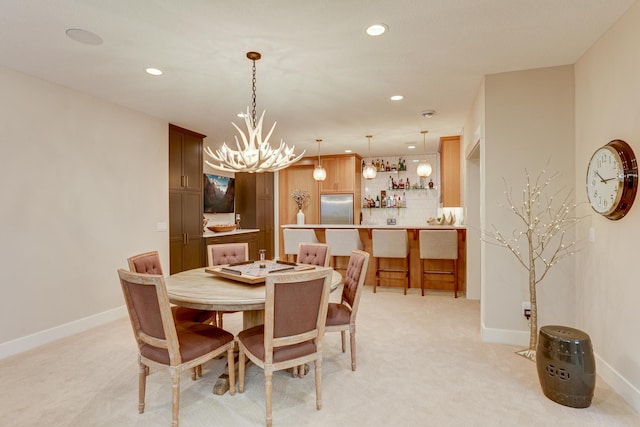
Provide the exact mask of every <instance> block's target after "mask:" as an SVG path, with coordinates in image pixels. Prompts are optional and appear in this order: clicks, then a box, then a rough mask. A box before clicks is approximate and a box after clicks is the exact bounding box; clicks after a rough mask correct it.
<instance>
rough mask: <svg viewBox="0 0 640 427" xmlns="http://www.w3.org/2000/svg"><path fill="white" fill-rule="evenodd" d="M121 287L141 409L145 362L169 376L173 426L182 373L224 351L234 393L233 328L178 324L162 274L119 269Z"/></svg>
mask: <svg viewBox="0 0 640 427" xmlns="http://www.w3.org/2000/svg"><path fill="white" fill-rule="evenodd" d="M118 276H119V278H120V284H121V286H122V293H123V294H124V299H125V302H126V305H127V310H128V312H129V320H130V321H131V327H132V328H133V334H134V336H135V338H136V341H137V343H138V363H139V371H138V372H139V373H138V412H139V413H143V412H144V406H145V389H146V382H147V379H146V378H147V371H148V369H147V368H148V367H153V368H156V369H159V370H165V371H168V372H169V374H170V376H171V413H172V420H171V425H172V426H175V427H177V426H178V419H179V414H178V413H179V409H180V374H181V372H182V371H184V370H187V369H193V368H196V367H197V366H201V365H202V364H203V363H205V362H207V361H209V360H211V359H213V358H217V357H218V356H220V355H222V354H224V353H225V352H226V353H227V363H228V365H229V380H230V393H231V394H232V395H233V394H235V366H234V358H233V350H234V338H233V334H231V333H229V332H227V331H225V330H223V329H220V328H218V327H217V326H213V325H208V324H204V323H194V324H192V325H190V326H189V327H188V328H183V327H176V324H175V322H174V320H173V315H172V313H171V305H170V303H169V296H168V295H167V289H166V286H165V283H164V279H163V277H162V276H161V275H156V274H144V273H133V272H130V271H126V270H124V269H119V270H118Z"/></svg>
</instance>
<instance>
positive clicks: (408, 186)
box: [404, 177, 411, 189]
mask: <svg viewBox="0 0 640 427" xmlns="http://www.w3.org/2000/svg"><path fill="white" fill-rule="evenodd" d="M404 188H406V189H410V188H411V184H410V183H409V177H407V181H406V182H405V183H404Z"/></svg>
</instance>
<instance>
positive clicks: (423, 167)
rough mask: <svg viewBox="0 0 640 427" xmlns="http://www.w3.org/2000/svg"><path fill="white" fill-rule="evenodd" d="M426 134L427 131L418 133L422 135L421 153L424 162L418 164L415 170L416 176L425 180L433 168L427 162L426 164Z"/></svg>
mask: <svg viewBox="0 0 640 427" xmlns="http://www.w3.org/2000/svg"><path fill="white" fill-rule="evenodd" d="M427 132H429V131H428V130H422V131H420V133H421V134H422V153H423V154H424V161H423V162H420V164H419V165H418V170H417V172H418V176H419V177H420V178H426V177H428V176H430V175H431V172H433V168H432V167H431V165H430V164H429V162H427Z"/></svg>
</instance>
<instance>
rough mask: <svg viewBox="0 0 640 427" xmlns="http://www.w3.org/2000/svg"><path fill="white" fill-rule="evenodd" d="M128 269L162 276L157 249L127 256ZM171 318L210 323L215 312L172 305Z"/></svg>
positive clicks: (214, 319)
mask: <svg viewBox="0 0 640 427" xmlns="http://www.w3.org/2000/svg"><path fill="white" fill-rule="evenodd" d="M127 262H128V263H129V270H130V271H133V272H134V273H144V274H159V275H161V276H162V265H161V264H160V255H159V254H158V251H151V252H145V253H142V254H138V255H134V256H132V257H129V258H127ZM172 310H173V318H174V320H175V321H176V323H184V322H197V323H210V322H215V321H216V312H215V311H209V310H198V309H195V308H187V307H178V306H174V307H173V308H172Z"/></svg>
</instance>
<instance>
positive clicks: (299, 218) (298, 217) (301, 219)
mask: <svg viewBox="0 0 640 427" xmlns="http://www.w3.org/2000/svg"><path fill="white" fill-rule="evenodd" d="M296 220H297V224H298V225H303V224H304V212H302V209H300V210H298V214H297V215H296Z"/></svg>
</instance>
